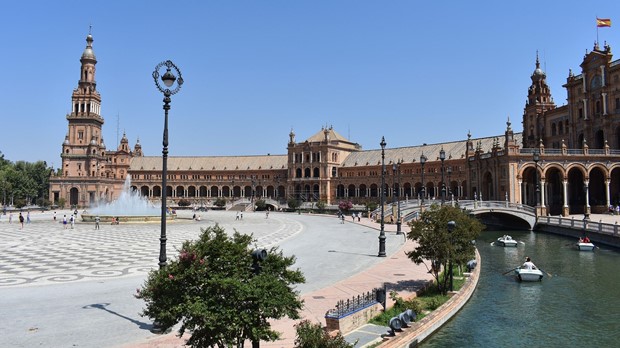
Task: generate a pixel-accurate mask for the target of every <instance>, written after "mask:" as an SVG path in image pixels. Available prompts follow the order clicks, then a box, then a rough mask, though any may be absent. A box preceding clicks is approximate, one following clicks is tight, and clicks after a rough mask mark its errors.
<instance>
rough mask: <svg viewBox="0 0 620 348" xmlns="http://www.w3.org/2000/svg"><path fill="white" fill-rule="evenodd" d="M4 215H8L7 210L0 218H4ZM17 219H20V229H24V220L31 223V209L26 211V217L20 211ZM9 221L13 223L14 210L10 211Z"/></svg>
mask: <svg viewBox="0 0 620 348" xmlns="http://www.w3.org/2000/svg"><path fill="white" fill-rule="evenodd" d="M2 215H6V211H5V212H4V214H0V220H1V219H2ZM17 220H19V229H20V230H21V229H23V228H24V222H25V223H26V224H29V223H30V222H31V221H30V210H28V211H27V212H26V217H25V218H24V215H23V213H22V212H21V211H20V212H19V215H18V217H17ZM9 223H10V224H12V223H13V212H9Z"/></svg>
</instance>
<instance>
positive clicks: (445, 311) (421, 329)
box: [380, 249, 482, 348]
mask: <svg viewBox="0 0 620 348" xmlns="http://www.w3.org/2000/svg"><path fill="white" fill-rule="evenodd" d="M476 262H477V266H476V267H475V268H474V269H473V270H472V272H471V273H470V274H469V276H468V277H467V280H466V281H465V284H463V286H462V287H461V289H460V290H459V291H457V292H455V293H454V294H453V295H452V297H451V298H450V299H449V300H448V301H447V302H446V303H444V304H443V305H441V306H440V307H439V308H437V309H436V310H434V311H432V312H430V313H429V314H428V315H427V316H425V317H424V318H422V320H420V321H418V322H415V323H412V324H411V325H410V326H409V327H408V328H403V329H402V332H398V333H396V335H395V336H388V337H384V342H383V343H382V344H381V345H380V347H382V348H396V347H407V348H409V347H416V346H417V345H418V344H419V343H420V342H422V341H424V340H425V339H426V338H427V337H429V336H430V335H432V334H433V333H434V332H435V331H437V330H439V329H440V328H441V327H442V326H443V325H444V324H445V323H447V322H448V321H449V320H450V319H451V318H452V317H453V316H454V315H456V314H457V313H458V311H459V310H461V308H463V306H464V305H465V304H466V303H467V301H469V299H470V298H471V296H472V295H473V293H474V290H476V286H477V285H478V279H479V278H480V268H481V267H482V266H481V264H482V263H481V259H480V253H478V250H477V249H476Z"/></svg>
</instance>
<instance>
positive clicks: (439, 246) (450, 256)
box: [407, 205, 484, 294]
mask: <svg viewBox="0 0 620 348" xmlns="http://www.w3.org/2000/svg"><path fill="white" fill-rule="evenodd" d="M449 221H454V222H455V227H454V230H453V231H452V232H450V231H449V230H448V222H449ZM410 226H411V232H409V233H408V234H407V238H408V239H411V240H413V241H414V242H417V244H418V247H417V248H415V249H414V250H411V251H409V252H407V256H408V257H409V258H410V259H411V260H412V261H413V262H415V263H416V264H418V265H419V264H421V263H423V264H425V265H426V267H427V268H428V269H429V270H430V271H431V273H432V274H433V277H435V280H436V281H437V286H438V288H439V290H440V291H441V292H442V293H444V294H445V293H447V290H448V286H447V284H448V277H446V276H444V277H443V278H442V279H440V271H441V268H442V267H443V269H447V267H448V264H449V262H450V261H452V263H453V264H454V265H464V264H466V263H467V261H468V260H471V258H472V257H473V256H474V245H473V244H472V241H473V240H475V239H476V238H477V237H478V236H479V235H480V232H481V231H482V230H483V229H484V225H482V223H480V221H478V220H476V219H475V218H473V217H470V216H469V215H468V214H466V213H465V212H463V211H461V210H460V209H458V208H454V207H451V206H443V207H440V206H439V205H433V206H431V207H430V209H428V210H426V211H424V212H423V213H422V214H420V218H419V219H418V220H417V221H414V222H412V223H411V224H410ZM426 260H430V262H431V264H430V265H429V264H427V263H426ZM440 265H441V266H442V267H439V266H440ZM444 273H446V272H444Z"/></svg>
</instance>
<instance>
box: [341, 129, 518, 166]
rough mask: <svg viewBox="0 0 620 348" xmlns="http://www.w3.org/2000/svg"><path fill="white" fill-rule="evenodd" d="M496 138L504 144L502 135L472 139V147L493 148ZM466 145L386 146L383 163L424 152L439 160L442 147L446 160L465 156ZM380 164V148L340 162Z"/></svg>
mask: <svg viewBox="0 0 620 348" xmlns="http://www.w3.org/2000/svg"><path fill="white" fill-rule="evenodd" d="M514 137H515V140H516V141H517V144H521V139H522V138H521V133H514ZM495 139H497V140H498V141H499V142H500V146H503V145H504V136H503V135H501V136H494V137H487V138H477V139H472V142H473V146H474V149H476V148H477V146H478V142H480V145H481V146H480V147H481V149H482V151H483V152H489V151H491V149H492V148H493V142H494V141H495ZM466 146H467V140H461V141H453V142H448V143H440V144H430V145H416V146H407V147H399V148H386V149H385V163H386V164H388V163H393V162H396V161H399V160H403V162H404V163H412V162H419V161H420V156H422V154H424V156H426V160H427V162H433V161H440V159H439V151H441V149H442V148H443V149H444V151H445V152H446V160H448V159H456V158H461V157H462V156H463V157H464V156H465V149H466ZM380 164H381V149H377V150H366V151H360V152H353V153H351V154H350V155H349V156H348V157H347V159H346V160H345V161H344V162H343V163H342V166H343V167H355V166H366V165H380Z"/></svg>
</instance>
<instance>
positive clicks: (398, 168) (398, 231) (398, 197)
mask: <svg viewBox="0 0 620 348" xmlns="http://www.w3.org/2000/svg"><path fill="white" fill-rule="evenodd" d="M401 162H402V160H401V161H398V164H397V165H396V169H397V170H398V190H397V191H396V198H397V201H396V202H397V204H398V220H396V234H402V231H401V229H400V228H401V222H400V164H401Z"/></svg>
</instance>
